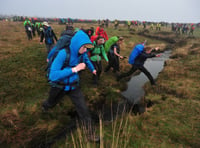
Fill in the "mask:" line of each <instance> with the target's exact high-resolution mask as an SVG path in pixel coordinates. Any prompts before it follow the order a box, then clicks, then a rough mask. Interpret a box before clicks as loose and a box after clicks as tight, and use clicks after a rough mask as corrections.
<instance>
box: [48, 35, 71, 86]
mask: <svg viewBox="0 0 200 148" xmlns="http://www.w3.org/2000/svg"><path fill="white" fill-rule="evenodd" d="M71 38H72V36H70V35H63V36H61V37H60V39H59V40H58V41H57V43H56V45H55V46H54V47H53V49H52V50H51V51H50V53H49V54H51V56H48V63H47V68H46V71H47V74H46V76H47V78H48V81H49V82H50V80H49V73H50V69H51V65H52V63H53V61H54V59H55V58H56V56H57V55H58V53H59V52H60V50H61V49H63V48H64V49H65V51H66V53H67V54H66V55H67V57H66V59H65V62H64V64H63V66H62V68H61V69H64V68H65V67H67V66H68V65H69V61H70V49H69V45H70V42H71Z"/></svg>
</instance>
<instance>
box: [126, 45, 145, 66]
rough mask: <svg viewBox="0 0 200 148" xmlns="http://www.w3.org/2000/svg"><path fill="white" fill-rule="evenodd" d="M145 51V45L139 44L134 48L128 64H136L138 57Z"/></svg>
mask: <svg viewBox="0 0 200 148" xmlns="http://www.w3.org/2000/svg"><path fill="white" fill-rule="evenodd" d="M143 50H144V44H137V45H136V46H135V47H134V48H133V50H132V52H131V54H130V56H129V60H128V63H129V64H134V62H135V59H136V57H137V56H138V55H139V54H140V53H141V52H142V51H143Z"/></svg>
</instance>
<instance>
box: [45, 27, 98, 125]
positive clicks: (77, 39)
mask: <svg viewBox="0 0 200 148" xmlns="http://www.w3.org/2000/svg"><path fill="white" fill-rule="evenodd" d="M87 48H93V45H92V42H91V41H90V39H89V37H88V35H87V34H86V33H84V32H83V31H78V32H77V33H76V34H75V35H74V36H73V37H72V39H71V43H70V45H69V50H70V59H69V65H68V66H67V67H65V68H62V67H63V64H64V61H65V60H66V58H67V52H66V50H65V49H61V51H59V53H58V55H57V56H56V57H55V59H54V61H53V63H52V65H51V69H50V73H49V79H50V81H51V82H52V86H51V89H50V92H49V97H48V99H47V100H45V101H44V102H43V104H42V108H43V110H44V111H47V110H48V109H49V108H52V107H54V106H55V105H56V104H57V103H58V101H59V100H60V99H61V98H63V97H64V95H68V96H69V97H70V99H71V101H72V103H73V104H74V105H75V107H76V110H77V112H78V115H79V117H80V119H81V121H82V123H83V124H84V125H86V127H88V126H89V125H90V124H91V116H90V113H89V110H88V108H87V106H86V103H85V99H84V96H83V94H82V92H81V90H80V88H79V75H78V73H79V72H80V71H81V70H84V69H85V67H86V65H87V67H88V68H89V69H90V70H91V72H92V73H93V74H96V70H95V69H94V66H93V65H92V63H91V61H90V60H89V58H88V55H87V52H86V51H87ZM58 83H62V85H63V87H58V86H60V85H56V84H58ZM53 84H55V85H53Z"/></svg>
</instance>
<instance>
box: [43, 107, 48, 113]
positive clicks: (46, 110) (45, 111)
mask: <svg viewBox="0 0 200 148" xmlns="http://www.w3.org/2000/svg"><path fill="white" fill-rule="evenodd" d="M42 112H43V113H47V112H48V108H46V107H44V106H43V105H42Z"/></svg>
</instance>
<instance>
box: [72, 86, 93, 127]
mask: <svg viewBox="0 0 200 148" xmlns="http://www.w3.org/2000/svg"><path fill="white" fill-rule="evenodd" d="M68 94H69V96H70V99H71V100H72V103H73V104H74V105H75V108H76V111H77V113H78V115H79V117H80V119H81V121H82V122H83V123H84V124H86V125H87V126H88V125H90V124H91V116H90V114H89V110H88V108H87V106H86V103H85V98H84V96H83V94H82V92H81V90H80V88H76V89H75V90H72V91H70V92H69V93H68Z"/></svg>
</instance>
